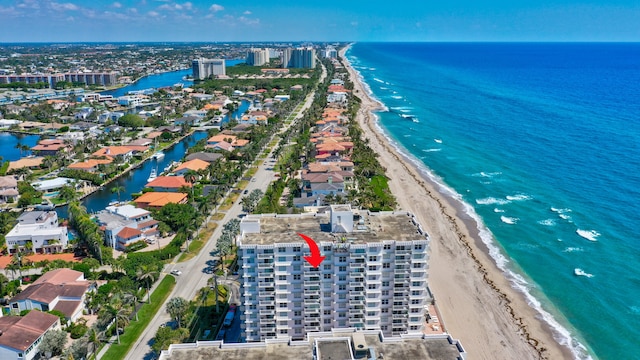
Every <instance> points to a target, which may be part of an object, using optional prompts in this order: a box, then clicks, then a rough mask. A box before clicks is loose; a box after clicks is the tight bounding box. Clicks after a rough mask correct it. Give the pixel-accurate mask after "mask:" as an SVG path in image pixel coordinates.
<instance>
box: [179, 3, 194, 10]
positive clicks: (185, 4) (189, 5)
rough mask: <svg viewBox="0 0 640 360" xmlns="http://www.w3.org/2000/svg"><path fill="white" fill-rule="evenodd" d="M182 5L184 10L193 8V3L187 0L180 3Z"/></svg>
mask: <svg viewBox="0 0 640 360" xmlns="http://www.w3.org/2000/svg"><path fill="white" fill-rule="evenodd" d="M182 7H184V8H185V9H186V10H191V9H193V4H192V3H191V2H189V1H187V2H186V3H184V4H182Z"/></svg>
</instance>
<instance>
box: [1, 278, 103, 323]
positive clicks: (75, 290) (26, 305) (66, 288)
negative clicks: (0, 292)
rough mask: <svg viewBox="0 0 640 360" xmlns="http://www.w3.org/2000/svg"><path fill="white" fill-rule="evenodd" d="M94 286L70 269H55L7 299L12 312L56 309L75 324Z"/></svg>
mask: <svg viewBox="0 0 640 360" xmlns="http://www.w3.org/2000/svg"><path fill="white" fill-rule="evenodd" d="M92 289H93V285H92V284H91V283H90V282H89V281H87V280H85V279H84V274H83V273H82V272H80V271H75V270H71V269H56V270H52V271H48V272H46V273H44V274H43V275H42V276H41V277H40V278H39V279H38V280H36V281H34V282H33V284H31V285H29V286H28V287H27V288H26V289H24V290H23V291H22V292H21V293H19V294H18V295H16V296H14V297H13V298H11V300H9V308H10V309H11V312H13V313H15V314H19V313H20V312H21V311H24V310H34V309H35V310H40V311H51V310H57V311H60V312H61V313H63V314H64V315H65V318H66V319H67V320H68V321H76V320H77V319H78V318H79V317H80V316H82V311H83V310H84V309H85V306H84V303H85V295H86V293H87V292H88V291H90V290H92Z"/></svg>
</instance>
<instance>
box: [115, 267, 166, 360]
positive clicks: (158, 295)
mask: <svg viewBox="0 0 640 360" xmlns="http://www.w3.org/2000/svg"><path fill="white" fill-rule="evenodd" d="M175 284H176V279H175V278H174V277H173V276H171V275H167V276H165V278H164V279H162V281H161V282H160V284H159V285H158V287H157V288H156V290H155V291H154V292H153V294H151V303H150V304H144V305H142V307H141V308H140V311H138V318H139V320H138V321H132V322H131V323H130V324H129V325H128V326H127V327H125V328H124V334H122V335H121V336H120V344H113V345H111V347H110V348H109V350H107V352H106V353H105V355H104V356H103V358H104V359H124V358H125V356H126V355H127V353H128V352H129V350H130V349H131V347H132V346H133V344H134V343H135V342H136V340H138V337H139V336H140V334H142V332H143V331H144V329H145V328H146V327H147V325H149V322H150V321H151V318H152V317H153V316H154V315H155V314H156V313H157V312H158V310H160V307H161V306H162V304H164V301H165V300H166V299H167V297H169V294H170V293H171V290H173V287H174V286H175Z"/></svg>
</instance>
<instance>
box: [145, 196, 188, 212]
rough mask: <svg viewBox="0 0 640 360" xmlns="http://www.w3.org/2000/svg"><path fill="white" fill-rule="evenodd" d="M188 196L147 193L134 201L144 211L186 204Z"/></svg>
mask: <svg viewBox="0 0 640 360" xmlns="http://www.w3.org/2000/svg"><path fill="white" fill-rule="evenodd" d="M187 201H188V194H185V193H174V192H147V193H144V194H142V195H141V196H140V197H138V198H137V199H135V200H133V202H135V203H136V206H137V207H139V208H142V209H161V208H162V207H163V206H165V205H167V204H186V203H187Z"/></svg>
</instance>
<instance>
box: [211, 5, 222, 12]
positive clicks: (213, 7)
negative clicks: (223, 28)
mask: <svg viewBox="0 0 640 360" xmlns="http://www.w3.org/2000/svg"><path fill="white" fill-rule="evenodd" d="M222 10H224V6H222V5H218V4H213V5H211V6H210V7H209V11H212V12H218V11H222Z"/></svg>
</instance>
